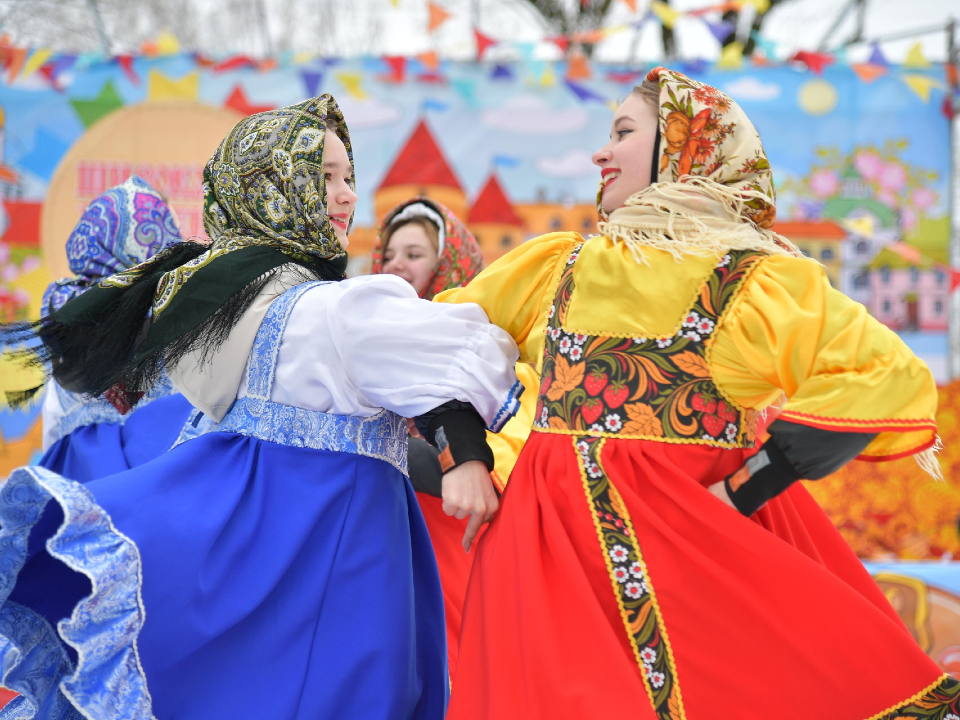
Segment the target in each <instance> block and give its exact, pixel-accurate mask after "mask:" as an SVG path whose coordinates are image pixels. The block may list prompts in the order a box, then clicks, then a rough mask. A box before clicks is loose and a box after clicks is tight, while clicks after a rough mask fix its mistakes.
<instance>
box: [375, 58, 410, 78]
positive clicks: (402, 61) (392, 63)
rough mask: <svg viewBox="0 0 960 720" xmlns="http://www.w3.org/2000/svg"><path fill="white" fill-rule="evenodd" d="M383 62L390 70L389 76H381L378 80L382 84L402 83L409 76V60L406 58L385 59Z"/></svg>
mask: <svg viewBox="0 0 960 720" xmlns="http://www.w3.org/2000/svg"><path fill="white" fill-rule="evenodd" d="M383 61H384V62H385V63H386V64H387V67H389V68H390V74H389V75H381V76H380V77H379V78H378V79H379V80H381V81H382V82H389V83H402V82H403V79H404V77H405V76H406V74H407V59H406V58H405V57H399V56H397V57H384V58H383Z"/></svg>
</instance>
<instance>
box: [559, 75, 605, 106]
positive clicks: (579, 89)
mask: <svg viewBox="0 0 960 720" xmlns="http://www.w3.org/2000/svg"><path fill="white" fill-rule="evenodd" d="M563 81H564V82H565V83H566V84H567V87H568V88H570V91H571V92H572V93H573V94H574V95H576V96H577V97H578V98H580V99H581V100H583V101H584V102H587V101H589V100H596V101H597V102H602V103H605V102H607V99H606V98H605V97H604V96H603V95H600V94H599V93H596V92H594V91H593V90H591V89H590V88H588V87H584V86H583V85H579V84H577V83H575V82H573V81H572V80H567V79H566V78H564V80H563Z"/></svg>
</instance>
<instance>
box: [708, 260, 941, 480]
mask: <svg viewBox="0 0 960 720" xmlns="http://www.w3.org/2000/svg"><path fill="white" fill-rule="evenodd" d="M710 369H711V373H712V375H713V379H714V382H716V384H717V386H718V387H719V389H720V390H721V391H722V392H724V393H726V394H727V395H729V397H730V398H731V399H733V400H734V401H736V402H737V403H739V404H740V405H742V406H744V407H748V408H756V409H759V408H763V407H766V406H767V405H769V404H770V403H771V402H773V401H774V400H775V399H776V398H777V397H778V396H780V395H781V393H785V394H786V396H787V398H788V400H787V403H786V405H785V406H784V408H783V412H782V414H781V415H780V417H781V418H782V419H784V420H789V421H790V422H795V423H799V424H802V425H809V426H812V427H818V428H822V429H825V430H835V431H841V432H844V431H845V432H869V433H878V435H877V437H876V438H874V440H873V442H871V443H870V445H868V446H867V448H866V449H865V450H864V452H863V454H862V455H861V456H860V459H861V460H875V461H876V460H892V459H895V458H898V457H903V456H905V455H912V454H914V453H917V452H920V451H921V450H925V449H926V448H928V447H930V446H931V445H933V444H934V442H935V441H936V434H937V428H936V423H935V421H934V414H935V413H936V409H937V388H936V384H935V383H934V380H933V375H932V374H931V373H930V370H929V369H928V368H927V366H926V365H925V364H924V363H923V361H921V360H920V359H919V358H917V357H916V356H915V355H914V354H913V353H912V352H911V351H910V349H909V348H908V347H907V346H906V345H905V344H904V343H903V341H902V340H901V339H900V338H899V337H898V336H897V335H896V333H894V332H893V331H891V330H890V329H888V328H887V327H885V326H883V325H881V324H880V323H879V322H878V321H877V320H876V319H874V318H873V317H871V316H870V315H869V314H868V313H867V310H866V308H864V307H863V305H860V304H859V303H856V302H854V301H853V300H851V299H850V298H848V297H847V296H846V295H844V294H843V293H841V292H839V291H837V290H834V289H833V288H832V287H830V283H829V281H828V280H827V277H826V274H825V273H824V271H823V268H822V267H820V265H818V264H817V263H815V262H814V261H812V260H805V259H801V258H795V257H787V256H773V257H769V258H765V259H764V260H762V261H761V262H760V263H759V265H758V267H756V268H755V269H754V271H753V273H752V274H751V275H750V276H749V277H748V278H747V279H746V280H745V281H744V286H743V287H742V288H741V290H740V292H739V294H738V296H737V297H736V298H735V300H734V301H733V305H732V307H731V308H730V309H729V310H728V311H727V313H726V314H725V315H724V317H723V318H722V319H721V321H720V325H719V326H718V328H717V331H716V334H715V336H714V343H713V346H712V348H711V351H710Z"/></svg>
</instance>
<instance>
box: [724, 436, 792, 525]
mask: <svg viewBox="0 0 960 720" xmlns="http://www.w3.org/2000/svg"><path fill="white" fill-rule="evenodd" d="M800 477H801V476H800V473H799V472H798V471H797V469H796V468H794V467H793V465H791V464H790V461H789V460H787V457H786V455H784V454H783V451H782V450H781V449H780V448H779V447H778V446H777V444H776V443H775V442H774V441H773V440H772V439H770V440H767V442H765V443H764V444H763V446H762V447H761V448H760V452H758V453H757V454H756V455H754V456H753V457H751V458H750V459H749V460H747V462H746V463H744V465H743V467H742V468H740V469H739V470H738V471H737V472H735V473H734V474H733V475H730V476H728V477H727V478H726V479H725V480H724V481H723V482H724V486H725V487H726V489H727V494H728V495H729V496H730V500H731V501H732V502H733V506H734V507H735V508H737V510H739V511H740V512H741V513H742V514H743V515H746V516H747V517H750V516H751V515H753V514H754V513H755V512H756V511H757V510H759V509H760V508H761V507H763V506H764V504H766V502H767V500H770V499H771V498H774V497H776V496H777V495H779V494H780V493H782V492H783V491H784V490H786V489H787V488H788V487H790V486H791V485H793V483H795V482H796V481H797V480H799V479H800Z"/></svg>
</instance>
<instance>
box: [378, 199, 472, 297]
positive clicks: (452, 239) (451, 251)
mask: <svg viewBox="0 0 960 720" xmlns="http://www.w3.org/2000/svg"><path fill="white" fill-rule="evenodd" d="M418 205H419V206H421V208H425V209H426V212H417V210H418V208H417V207H416V206H418ZM413 215H417V216H419V217H426V218H427V219H429V220H430V221H431V222H433V223H434V224H437V222H438V221H440V222H442V223H443V227H438V228H437V229H438V231H439V236H440V249H439V260H438V262H437V267H436V269H435V270H434V272H433V276H432V277H431V278H430V281H429V282H428V283H427V287H426V289H425V290H424V291H423V293H422V294H421V296H420V297H422V298H424V299H425V300H432V299H433V297H434V295H437V294H438V293H441V292H443V291H444V290H450V289H451V288H457V287H462V286H463V285H466V284H467V283H468V282H470V281H471V280H473V278H475V277H476V276H477V275H478V274H479V273H480V271H481V270H483V268H484V260H483V251H482V250H481V249H480V243H478V242H477V239H476V238H475V237H474V236H473V233H471V232H470V231H469V230H468V229H467V226H466V225H464V224H463V222H462V221H461V220H460V219H459V218H458V217H457V216H456V215H454V214H453V213H452V212H451V211H450V209H449V208H447V207H446V206H444V205H441V204H440V203H438V202H437V201H435V200H431V199H430V198H426V197H415V198H411V199H410V200H406V201H404V202H402V203H400V204H399V205H397V207H395V208H394V209H393V210H391V211H390V212H388V213H387V214H386V215H384V217H383V220H381V221H380V225H379V226H378V227H377V242H376V244H375V245H374V247H373V252H372V253H371V258H372V260H373V263H372V267H371V272H372V273H373V274H374V275H377V274H380V273H382V272H383V250H384V248H383V236H384V234H385V233H386V230H387V228H388V227H390V225H392V224H393V223H394V222H395V221H397V220H399V219H406V218H407V217H408V216H413ZM398 216H402V217H398Z"/></svg>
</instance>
